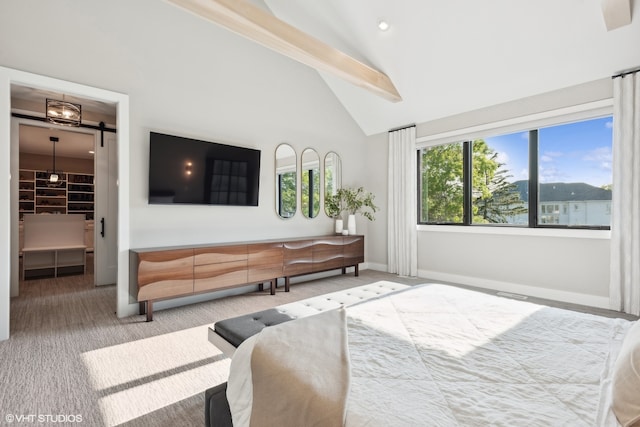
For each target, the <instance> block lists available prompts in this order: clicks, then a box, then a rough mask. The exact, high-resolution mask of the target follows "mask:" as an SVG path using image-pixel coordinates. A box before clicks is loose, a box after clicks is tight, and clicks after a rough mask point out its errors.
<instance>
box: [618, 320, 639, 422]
mask: <svg viewBox="0 0 640 427" xmlns="http://www.w3.org/2000/svg"><path fill="white" fill-rule="evenodd" d="M612 393H613V413H614V414H615V415H616V418H618V421H619V422H620V424H621V425H622V427H640V321H637V322H635V324H634V325H633V326H632V327H631V328H629V331H628V332H627V335H626V336H625V337H624V341H623V343H622V348H621V349H620V354H618V359H617V360H616V364H615V367H614V371H613V384H612Z"/></svg>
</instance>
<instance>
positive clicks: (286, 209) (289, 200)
mask: <svg viewBox="0 0 640 427" xmlns="http://www.w3.org/2000/svg"><path fill="white" fill-rule="evenodd" d="M279 213H280V216H282V217H283V218H289V217H292V216H293V215H294V214H295V213H296V173H295V172H285V173H283V174H280V206H279Z"/></svg>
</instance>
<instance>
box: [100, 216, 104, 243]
mask: <svg viewBox="0 0 640 427" xmlns="http://www.w3.org/2000/svg"><path fill="white" fill-rule="evenodd" d="M100 235H101V236H102V238H104V218H102V219H101V220H100Z"/></svg>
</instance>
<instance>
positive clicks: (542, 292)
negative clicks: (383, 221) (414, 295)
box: [418, 270, 609, 309]
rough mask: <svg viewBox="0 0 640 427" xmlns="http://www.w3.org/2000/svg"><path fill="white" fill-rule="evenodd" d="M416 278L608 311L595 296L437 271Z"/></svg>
mask: <svg viewBox="0 0 640 427" xmlns="http://www.w3.org/2000/svg"><path fill="white" fill-rule="evenodd" d="M418 276H419V277H428V278H429V279H430V280H441V281H443V282H451V283H459V284H461V285H467V286H476V287H478V288H483V289H491V290H495V291H502V292H510V293H514V294H520V295H527V296H532V297H536V298H544V299H549V300H553V301H561V302H568V303H571V304H579V305H586V306H589V307H598V308H604V309H609V298H608V297H601V296H597V295H589V294H580V293H576V292H567V291H561V290H558V289H549V288H542V287H538V286H530V285H522V284H518V283H509V282H501V281H498V280H491V279H481V278H478V277H470V276H462V275H458V274H449V273H442V272H439V271H429V270H419V271H418Z"/></svg>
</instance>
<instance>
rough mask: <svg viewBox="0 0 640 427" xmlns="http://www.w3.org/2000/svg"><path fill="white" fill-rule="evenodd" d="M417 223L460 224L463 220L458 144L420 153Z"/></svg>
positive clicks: (441, 146) (460, 157)
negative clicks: (419, 202)
mask: <svg viewBox="0 0 640 427" xmlns="http://www.w3.org/2000/svg"><path fill="white" fill-rule="evenodd" d="M421 165H422V171H421V175H420V176H421V178H422V183H421V184H422V185H421V190H422V191H421V203H422V205H421V206H422V209H421V213H422V215H421V221H422V222H431V223H461V222H462V219H463V216H464V209H463V199H464V191H463V187H462V185H463V182H462V171H463V169H462V165H463V163H462V143H454V144H446V145H438V146H435V147H430V148H427V149H424V150H422V162H421Z"/></svg>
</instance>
